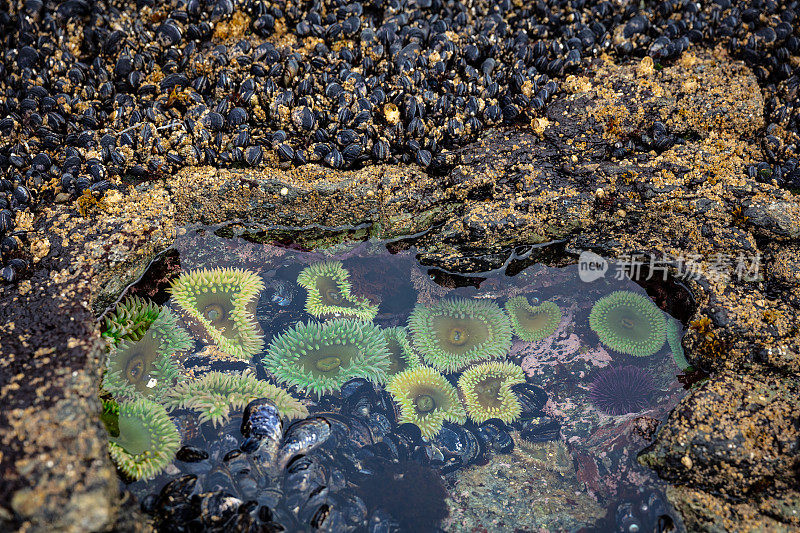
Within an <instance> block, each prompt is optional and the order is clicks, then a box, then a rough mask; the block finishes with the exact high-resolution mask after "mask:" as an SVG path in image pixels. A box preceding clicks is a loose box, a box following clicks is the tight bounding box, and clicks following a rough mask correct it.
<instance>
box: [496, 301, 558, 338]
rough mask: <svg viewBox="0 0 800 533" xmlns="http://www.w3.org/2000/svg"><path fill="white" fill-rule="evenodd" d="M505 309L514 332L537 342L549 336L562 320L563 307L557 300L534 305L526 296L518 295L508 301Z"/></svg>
mask: <svg viewBox="0 0 800 533" xmlns="http://www.w3.org/2000/svg"><path fill="white" fill-rule="evenodd" d="M505 309H506V313H508V318H509V319H510V320H511V326H512V327H513V328H514V333H516V334H517V337H519V338H520V339H522V340H524V341H529V342H536V341H540V340H542V339H544V338H546V337H549V336H550V335H552V334H553V333H555V331H556V329H558V324H559V322H561V309H559V308H558V304H556V303H555V302H543V303H541V304H539V305H536V306H533V305H531V304H530V303H529V302H528V300H527V299H526V298H525V297H524V296H517V297H516V298H511V299H509V300H508V301H507V302H506V305H505Z"/></svg>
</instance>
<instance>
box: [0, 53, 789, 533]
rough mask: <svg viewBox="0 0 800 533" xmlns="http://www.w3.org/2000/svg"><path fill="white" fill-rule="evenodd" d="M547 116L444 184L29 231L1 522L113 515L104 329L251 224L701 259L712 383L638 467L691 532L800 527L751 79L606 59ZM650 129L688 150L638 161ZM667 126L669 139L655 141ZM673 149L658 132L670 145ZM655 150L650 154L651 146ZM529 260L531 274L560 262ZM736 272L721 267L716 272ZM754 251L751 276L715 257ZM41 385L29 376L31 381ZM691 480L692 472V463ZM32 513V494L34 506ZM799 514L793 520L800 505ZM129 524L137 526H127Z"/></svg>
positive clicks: (770, 212)
mask: <svg viewBox="0 0 800 533" xmlns="http://www.w3.org/2000/svg"><path fill="white" fill-rule="evenodd" d="M565 86H566V88H567V90H568V92H567V94H562V95H560V96H558V97H557V98H556V99H555V101H554V103H553V104H552V105H551V106H549V108H548V110H547V112H546V115H545V116H544V117H541V118H535V119H533V120H532V122H531V124H530V125H529V127H525V128H522V129H519V130H505V131H494V132H490V133H489V134H487V135H485V136H484V138H482V139H481V140H480V141H478V142H476V143H474V144H471V145H469V146H465V147H463V148H461V149H459V150H456V151H453V152H450V153H448V154H447V161H446V164H447V166H446V171H445V172H443V173H441V174H437V175H431V174H427V173H425V172H423V171H422V170H421V169H420V168H418V167H403V166H392V165H385V166H376V167H367V168H365V169H362V170H355V171H347V172H341V171H334V170H331V169H328V168H323V167H319V166H316V165H307V166H303V167H300V168H298V169H294V170H289V171H281V170H277V169H268V170H263V171H258V172H253V171H244V170H230V171H223V170H215V169H204V168H201V169H187V170H184V171H182V172H180V173H178V174H176V175H174V176H169V177H166V178H165V179H163V180H156V181H150V182H146V183H142V184H140V185H138V186H137V187H136V188H135V189H134V190H130V191H128V192H127V193H126V194H124V195H123V194H121V193H119V192H117V191H111V192H109V193H107V194H106V195H105V196H104V197H103V198H102V199H100V200H99V201H98V202H96V203H92V204H91V205H88V206H87V205H83V206H81V210H80V212H79V211H78V206H77V205H72V204H69V203H67V204H63V205H59V206H55V207H52V208H47V209H43V210H42V212H41V213H40V214H39V215H38V217H37V218H36V219H35V220H34V219H30V220H22V221H18V223H17V225H18V227H19V226H20V224H22V226H23V227H24V226H25V224H27V226H28V227H29V229H30V230H31V235H32V238H31V239H30V244H29V247H30V250H28V252H29V253H30V254H31V256H32V257H33V258H34V259H35V261H34V263H33V265H32V266H31V268H30V269H29V271H28V272H27V273H26V275H25V278H24V279H23V280H22V281H21V282H20V283H19V284H18V285H15V286H8V287H6V288H5V290H4V291H3V293H2V294H0V314H2V321H0V338H1V339H2V340H1V341H0V368H2V371H1V372H0V387H1V388H2V389H1V391H0V392H2V395H3V397H4V399H5V402H6V409H4V410H3V412H2V413H0V442H2V445H1V446H2V455H0V471H2V472H3V476H2V480H0V495H2V496H0V523H2V525H3V526H4V528H5V529H9V528H12V527H19V526H21V525H24V526H25V527H26V528H28V529H33V530H48V529H52V528H54V527H56V528H58V527H64V528H67V527H74V528H76V529H80V530H84V531H88V530H100V529H103V528H106V527H109V526H110V524H112V523H114V521H115V520H116V519H117V518H116V517H117V515H118V514H120V513H118V510H119V501H118V499H117V498H116V495H117V480H116V477H115V474H114V470H113V467H112V466H111V463H110V460H109V459H108V457H107V450H106V440H105V436H104V433H103V431H104V430H103V428H102V426H101V424H100V421H99V418H98V417H96V416H95V414H96V413H97V412H98V411H99V404H98V401H97V399H96V391H97V386H98V383H99V379H100V369H101V366H102V360H103V353H104V352H103V350H104V346H103V342H102V341H101V340H100V337H99V334H98V332H97V331H96V330H95V329H94V320H95V317H96V315H97V314H99V313H101V312H102V311H103V310H104V309H105V308H106V307H107V306H108V305H109V304H110V303H112V302H113V301H114V299H115V298H116V297H118V295H119V294H120V292H121V291H122V290H123V288H124V287H125V286H126V285H127V284H129V283H130V282H132V281H134V280H135V279H136V278H137V277H138V276H139V275H141V273H142V272H143V271H144V269H145V267H146V266H147V264H148V263H149V262H150V261H151V260H152V259H153V258H154V257H155V256H156V255H157V254H158V253H159V252H161V251H163V250H164V249H166V248H167V247H168V246H169V245H170V243H171V242H172V240H173V239H174V236H175V235H176V231H178V230H176V228H179V227H180V226H181V225H184V224H188V223H194V222H203V223H219V222H224V221H235V222H236V224H235V225H234V229H235V231H236V232H244V233H248V232H249V233H253V234H256V233H258V232H260V231H265V230H267V229H270V228H274V227H278V226H301V227H302V226H315V227H316V226H324V227H328V228H333V229H336V228H341V227H347V228H352V227H353V226H356V227H360V228H362V229H363V233H364V234H365V235H371V236H375V237H396V236H401V235H412V234H419V235H418V236H417V237H416V239H415V244H416V245H417V246H418V247H419V248H420V250H421V258H422V260H423V261H424V262H426V263H429V264H432V265H436V266H439V267H443V268H445V269H448V270H455V271H478V270H484V269H486V268H497V267H500V266H503V265H504V264H505V263H506V262H507V261H508V259H509V258H510V257H511V255H512V253H513V251H514V247H516V248H517V249H518V250H519V249H520V248H524V247H525V246H526V245H527V246H534V245H537V244H542V243H550V242H552V241H558V242H559V243H560V246H561V247H563V248H564V249H565V250H567V251H569V252H578V251H581V250H593V251H595V252H597V253H600V254H602V255H605V256H611V257H625V256H628V255H630V254H631V253H640V254H643V257H644V258H645V259H649V258H651V257H652V258H656V259H658V260H661V259H665V260H666V261H667V263H669V265H670V272H671V275H673V276H678V275H679V274H680V266H681V263H680V261H679V260H678V258H680V257H683V258H692V259H693V260H694V262H695V263H696V264H697V265H698V271H697V273H696V274H697V275H695V276H691V277H690V278H689V279H685V280H684V281H683V282H684V283H685V284H686V286H688V287H689V288H690V290H691V292H692V294H693V296H694V298H695V304H696V305H695V309H694V310H693V314H692V315H691V317H689V322H690V329H689V332H688V334H687V335H686V338H685V339H684V346H685V348H686V350H687V357H688V358H689V360H690V362H691V363H692V364H693V365H695V366H697V367H700V368H703V369H704V370H706V371H708V372H711V377H710V378H709V379H708V381H707V382H705V383H704V384H702V385H701V386H700V387H698V388H697V389H696V390H694V391H692V393H691V394H690V395H689V396H688V397H687V398H686V399H684V400H683V402H682V403H681V405H680V406H679V407H678V409H677V410H676V411H675V412H674V413H673V414H672V416H671V417H670V418H669V420H668V422H666V423H665V425H664V427H663V428H662V429H661V430H660V431H659V432H658V434H657V436H656V437H655V442H654V443H653V445H652V447H651V449H650V451H649V452H648V453H647V454H646V455H645V456H644V459H643V461H644V462H645V463H647V464H648V465H650V466H652V467H653V468H655V469H656V471H657V472H659V474H661V475H662V476H664V477H666V478H667V479H669V480H670V481H671V482H672V483H674V487H673V489H671V490H670V492H669V493H668V497H669V498H670V500H671V501H672V502H673V504H674V505H676V507H677V508H678V509H679V510H680V511H681V512H682V513H683V515H684V520H685V521H686V524H687V527H689V529H690V530H694V529H695V527H694V526H696V528H697V529H705V530H709V531H718V530H723V529H727V530H736V529H740V526H741V525H742V524H763V527H764V529H779V528H790V527H797V526H798V525H800V524H798V523H797V518H796V516H794V515H792V513H791V511H790V509H791V508H792V505H794V507H795V508H796V502H797V486H796V484H797V469H798V463H797V459H796V457H797V455H798V454H797V442H798V426H800V413H798V408H797V401H796V399H797V396H798V390H797V389H798V385H797V383H798V372H800V357H798V355H797V354H798V352H799V351H800V337H798V331H799V330H798V319H797V312H798V309H800V300H798V298H797V295H798V286H799V285H800V279H799V278H798V276H797V275H796V274H795V272H796V271H800V260H798V259H797V255H796V254H793V253H789V252H787V251H786V250H792V249H794V248H795V247H796V244H795V242H794V241H795V240H796V239H797V237H798V236H800V204H799V203H798V202H797V201H796V200H795V198H794V196H793V195H792V194H791V193H790V192H788V191H786V190H784V189H780V188H778V187H777V186H776V185H773V184H769V183H761V182H757V181H755V180H754V179H751V178H749V177H748V174H747V167H748V165H750V164H753V163H754V162H756V161H758V160H759V159H760V158H761V157H762V154H761V148H760V147H759V144H758V142H757V141H756V140H755V137H756V136H757V134H758V132H759V131H760V128H762V127H763V116H764V108H763V106H764V103H763V99H762V98H761V96H760V92H759V91H758V88H757V86H756V83H755V78H754V77H753V75H752V74H751V73H750V72H749V71H748V70H747V69H746V68H745V67H744V66H743V65H742V64H740V63H738V62H735V61H731V60H730V59H729V58H727V57H726V56H725V55H724V53H722V52H719V51H717V52H713V53H712V52H703V53H701V52H696V53H694V54H689V53H687V54H685V55H684V56H683V58H682V59H681V60H680V61H679V62H678V63H676V64H675V65H674V66H672V67H668V68H665V69H662V70H656V69H654V68H653V65H652V62H651V61H650V62H648V60H643V61H641V62H631V63H627V64H623V65H617V64H614V63H612V62H611V61H610V60H599V61H598V62H597V63H596V64H595V65H594V66H593V68H592V70H591V72H590V73H589V74H587V75H585V76H581V77H570V78H569V79H568V80H567V82H566V83H565ZM656 122H661V123H663V126H664V127H665V128H666V131H668V134H669V135H672V138H671V140H670V142H666V141H662V142H661V144H658V145H655V144H654V147H653V150H651V151H649V152H641V151H639V152H636V153H629V152H626V151H625V145H626V143H627V141H629V140H630V139H632V138H634V137H637V136H638V137H639V138H641V136H642V135H648V136H650V135H651V134H652V130H653V128H654V124H655V123H656ZM656 128H660V126H659V127H656ZM662 136H663V135H662ZM652 139H653V143H655V138H652ZM542 250H545V249H535V250H534V253H533V254H532V255H531V258H532V259H536V258H538V259H539V260H542V261H547V260H548V257H547V255H546V254H545V253H544V252H542V253H540V251H542ZM720 254H722V255H721V256H720ZM755 255H760V257H761V264H760V266H761V268H760V270H758V272H756V273H754V275H753V276H751V277H747V278H746V279H745V278H740V277H739V276H737V275H736V274H737V273H736V272H735V271H734V269H733V266H730V265H728V266H727V267H725V268H722V273H723V274H727V277H726V276H719V275H711V274H712V273H714V274H719V273H720V268H719V264H718V263H719V261H718V259H719V257H724V258H732V259H731V260H732V261H734V262H735V259H736V258H738V257H740V256H742V257H752V256H755ZM32 376H35V377H32ZM687 464H689V465H690V466H687ZM34 495H35V496H36V497H35V498H34ZM792 502H794V504H793V503H792ZM120 516H123V517H125V521H126V523H130V520H129V519H128V518H129V516H130V508H129V507H124V512H122V513H121V514H120Z"/></svg>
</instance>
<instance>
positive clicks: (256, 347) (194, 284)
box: [169, 268, 264, 361]
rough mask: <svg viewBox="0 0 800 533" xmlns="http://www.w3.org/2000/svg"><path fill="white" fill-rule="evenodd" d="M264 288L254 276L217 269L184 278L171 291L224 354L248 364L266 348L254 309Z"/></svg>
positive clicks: (173, 284) (228, 269)
mask: <svg viewBox="0 0 800 533" xmlns="http://www.w3.org/2000/svg"><path fill="white" fill-rule="evenodd" d="M263 288H264V283H263V282H262V281H261V278H260V277H259V276H258V275H256V274H254V273H253V272H249V271H247V270H242V269H238V268H224V269H222V268H217V269H212V270H207V269H203V270H195V271H193V272H189V273H186V274H182V275H181V276H180V277H178V278H177V279H176V280H175V281H173V282H172V285H171V286H170V289H169V290H170V292H171V293H172V298H173V299H174V300H175V303H177V304H178V306H179V307H180V308H181V309H182V310H183V311H184V312H186V314H187V315H189V316H190V317H191V318H193V319H194V320H196V321H197V322H199V323H200V324H201V326H202V328H203V330H204V331H205V333H206V334H207V335H208V336H209V337H210V338H211V340H212V341H213V342H214V344H216V345H217V347H218V348H219V349H220V350H221V351H223V352H225V353H227V354H229V355H232V356H234V357H236V358H238V359H242V360H245V361H246V360H249V359H250V358H251V357H252V356H253V355H255V354H257V353H258V352H260V351H261V349H262V348H263V347H264V339H263V338H262V336H261V333H260V329H259V327H258V324H257V322H256V320H255V317H254V316H253V313H252V311H251V309H250V307H252V306H253V305H255V301H256V300H257V297H258V294H259V292H261V290H262V289H263Z"/></svg>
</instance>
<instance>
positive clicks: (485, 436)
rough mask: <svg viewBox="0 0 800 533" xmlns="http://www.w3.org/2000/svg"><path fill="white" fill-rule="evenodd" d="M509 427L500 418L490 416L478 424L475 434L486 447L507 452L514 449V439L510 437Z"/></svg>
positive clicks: (499, 451)
mask: <svg viewBox="0 0 800 533" xmlns="http://www.w3.org/2000/svg"><path fill="white" fill-rule="evenodd" d="M509 429H510V428H509V427H508V426H507V425H506V424H505V423H504V422H502V421H501V420H498V419H496V418H492V419H490V420H487V421H486V422H484V423H482V424H481V425H480V426H478V429H477V430H476V431H475V434H476V435H477V436H478V438H479V439H480V440H481V441H482V442H483V443H484V445H485V446H486V448H487V449H489V450H492V451H494V452H496V453H509V452H511V450H513V449H514V439H512V438H511V435H510V434H509Z"/></svg>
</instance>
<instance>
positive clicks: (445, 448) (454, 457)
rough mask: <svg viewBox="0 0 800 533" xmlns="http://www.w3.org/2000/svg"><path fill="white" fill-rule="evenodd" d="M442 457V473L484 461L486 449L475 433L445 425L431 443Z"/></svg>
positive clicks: (448, 424)
mask: <svg viewBox="0 0 800 533" xmlns="http://www.w3.org/2000/svg"><path fill="white" fill-rule="evenodd" d="M431 444H432V445H433V446H436V447H437V448H438V449H439V450H440V451H441V453H442V455H443V456H444V464H443V465H442V466H441V470H442V472H443V473H448V472H452V471H454V470H456V469H458V468H461V467H463V466H466V465H469V464H472V463H476V462H480V461H482V460H483V459H484V454H485V451H486V447H485V445H484V443H483V442H482V441H481V440H480V438H479V436H478V435H477V434H476V433H473V432H472V431H471V430H469V429H467V428H464V427H463V426H459V425H456V424H451V423H446V424H445V425H444V426H443V427H442V429H441V430H440V431H439V433H438V434H437V435H436V436H435V437H434V438H433V440H432V441H431Z"/></svg>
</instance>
